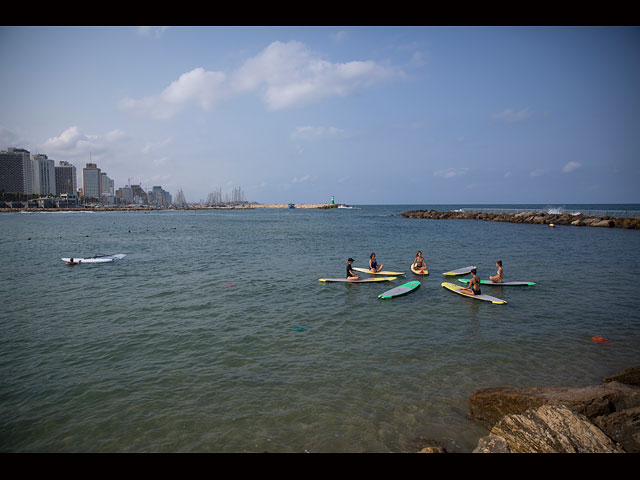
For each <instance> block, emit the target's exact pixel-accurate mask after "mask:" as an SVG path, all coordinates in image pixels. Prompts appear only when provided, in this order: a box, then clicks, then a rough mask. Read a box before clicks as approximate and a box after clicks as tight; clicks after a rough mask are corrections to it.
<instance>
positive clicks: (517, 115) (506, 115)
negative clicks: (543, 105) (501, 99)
mask: <svg viewBox="0 0 640 480" xmlns="http://www.w3.org/2000/svg"><path fill="white" fill-rule="evenodd" d="M532 115H533V113H532V112H531V111H530V110H529V109H528V108H525V109H524V110H520V111H516V110H513V109H511V108H507V109H506V110H504V111H502V112H500V113H496V114H494V115H493V116H492V117H493V118H495V119H498V120H504V121H505V122H507V123H517V122H522V121H524V120H527V119H528V118H530V117H531V116H532Z"/></svg>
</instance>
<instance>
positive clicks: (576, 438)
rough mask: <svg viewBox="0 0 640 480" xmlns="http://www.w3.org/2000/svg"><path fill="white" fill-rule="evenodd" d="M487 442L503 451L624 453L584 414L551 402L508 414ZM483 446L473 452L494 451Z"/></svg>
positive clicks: (496, 426) (497, 425) (485, 444)
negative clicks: (550, 403)
mask: <svg viewBox="0 0 640 480" xmlns="http://www.w3.org/2000/svg"><path fill="white" fill-rule="evenodd" d="M490 441H491V442H492V443H493V446H497V447H498V448H499V451H500V452H505V453H508V452H513V453H624V450H623V449H622V448H621V447H620V446H619V445H617V444H616V443H615V442H614V441H613V440H611V438H609V437H608V436H607V435H605V433H604V432H603V431H602V430H600V429H599V428H598V427H596V426H595V425H594V424H593V423H591V422H589V420H588V419H587V418H586V417H585V416H584V415H579V414H576V413H575V412H572V411H571V410H569V409H568V408H567V407H563V406H553V405H543V406H541V407H538V408H532V409H529V410H527V411H526V412H524V413H522V414H513V415H507V416H506V417H504V418H503V419H502V420H500V421H499V422H498V423H497V424H496V425H495V426H494V427H493V428H492V429H491V434H490ZM479 445H480V444H479ZM486 447H487V443H486V441H485V443H483V444H482V445H480V447H479V448H476V450H474V452H475V453H478V452H492V453H495V450H492V449H487V448H486Z"/></svg>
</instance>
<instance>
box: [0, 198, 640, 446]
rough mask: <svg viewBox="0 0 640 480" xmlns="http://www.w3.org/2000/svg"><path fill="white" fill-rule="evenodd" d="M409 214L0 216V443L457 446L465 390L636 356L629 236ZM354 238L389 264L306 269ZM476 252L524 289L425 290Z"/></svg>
mask: <svg viewBox="0 0 640 480" xmlns="http://www.w3.org/2000/svg"><path fill="white" fill-rule="evenodd" d="M636 207H637V206H632V207H631V208H636ZM417 208H436V209H443V208H439V207H437V206H419V205H418V206H416V205H405V206H402V205H395V206H394V205H392V206H379V205H378V206H360V207H359V208H358V209H354V210H348V209H332V210H303V209H292V210H288V209H254V210H224V211H223V210H209V211H173V210H170V211H154V212H86V213H78V212H66V213H2V214H0V230H1V231H0V258H1V259H2V263H1V265H2V270H1V271H2V282H1V284H0V301H1V305H2V306H1V309H0V333H1V335H0V451H3V452H412V451H416V450H417V449H419V448H418V447H419V446H420V441H421V440H420V439H421V438H422V439H425V438H426V439H432V440H436V441H438V442H440V443H441V444H442V445H443V446H444V447H445V448H446V449H447V450H448V451H451V452H466V451H471V450H472V449H473V448H474V447H475V445H476V444H477V441H478V439H479V438H480V437H481V436H483V435H486V434H487V431H486V430H484V429H483V428H482V427H480V426H478V425H476V424H474V423H473V422H471V421H470V420H468V419H467V416H466V414H467V411H468V403H467V402H468V398H469V395H470V394H471V393H472V392H473V391H474V390H475V389H478V388H485V387H493V386H500V385H511V386H546V385H566V386H585V385H591V384H597V383H600V382H601V380H602V377H605V376H607V375H611V374H613V373H617V372H618V371H619V370H622V369H624V368H627V367H629V366H633V365H639V364H640V313H639V309H638V307H639V306H640V305H639V302H638V299H639V298H640V295H639V294H638V272H639V271H640V253H639V252H640V232H639V231H636V230H624V229H613V228H612V229H607V228H593V227H569V226H557V227H556V228H553V229H551V228H549V227H548V226H545V225H525V224H511V223H498V222H484V221H476V220H423V219H407V218H403V217H399V216H396V215H395V214H398V213H401V212H403V211H406V210H409V209H417ZM595 208H597V207H595ZM417 250H421V251H422V252H423V254H424V257H425V258H426V260H427V264H428V266H429V271H430V272H431V274H430V275H429V276H427V277H417V276H415V275H413V274H412V273H411V272H410V270H409V266H410V264H411V262H412V260H413V258H414V257H415V253H416V251H417ZM372 252H375V253H376V257H377V260H378V263H384V265H385V269H388V270H394V271H405V272H407V274H406V275H404V276H402V277H399V278H398V279H397V280H395V281H394V282H390V283H364V284H354V285H348V284H347V285H345V284H339V283H332V284H325V283H322V282H319V281H318V279H319V278H322V277H342V276H344V274H345V268H346V263H345V262H346V259H347V258H349V257H353V258H354V259H355V262H354V266H356V267H358V266H366V265H367V262H368V257H369V254H370V253H372ZM115 253H125V254H126V257H124V258H123V259H122V260H119V261H115V262H113V263H109V264H99V265H89V264H86V265H79V266H74V267H69V266H66V265H65V264H64V263H63V262H62V261H61V260H60V258H61V257H68V256H74V257H81V256H93V255H96V254H115ZM498 259H500V260H502V261H503V266H504V271H505V279H506V280H521V281H534V282H536V285H535V286H532V287H511V288H508V287H490V286H486V287H485V286H483V293H485V291H486V293H489V294H491V295H493V296H496V297H500V298H504V299H505V300H507V302H508V303H507V304H506V305H493V304H490V303H486V302H479V301H475V300H472V299H468V298H464V297H461V296H459V295H455V294H453V293H451V292H449V291H447V290H446V289H444V288H442V287H441V285H440V284H441V282H442V281H444V280H446V279H445V277H443V276H442V275H441V273H442V272H445V271H448V270H452V269H455V268H460V267H464V266H467V265H476V266H477V267H478V273H479V276H480V277H481V278H487V277H488V276H489V275H493V274H494V273H495V271H496V267H495V261H496V260H498ZM410 280H419V281H420V282H421V287H420V288H418V289H417V290H415V291H414V292H412V293H410V294H409V295H406V296H403V297H398V298H395V299H391V300H381V299H378V298H377V297H378V295H379V294H380V293H382V292H384V291H386V290H388V289H390V288H393V287H394V286H398V285H400V284H402V283H406V282H407V281H410ZM453 281H454V282H455V281H456V280H453ZM592 336H603V337H605V338H607V339H609V340H610V343H606V344H596V343H594V342H593V341H592V340H591V337H592Z"/></svg>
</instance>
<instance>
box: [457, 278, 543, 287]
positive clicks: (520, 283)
mask: <svg viewBox="0 0 640 480" xmlns="http://www.w3.org/2000/svg"><path fill="white" fill-rule="evenodd" d="M458 281H459V282H462V283H469V282H470V281H471V280H470V279H469V278H459V279H458ZM480 283H481V284H482V285H493V286H495V287H511V286H513V287H519V286H529V285H535V284H536V282H502V283H498V282H492V281H491V280H480Z"/></svg>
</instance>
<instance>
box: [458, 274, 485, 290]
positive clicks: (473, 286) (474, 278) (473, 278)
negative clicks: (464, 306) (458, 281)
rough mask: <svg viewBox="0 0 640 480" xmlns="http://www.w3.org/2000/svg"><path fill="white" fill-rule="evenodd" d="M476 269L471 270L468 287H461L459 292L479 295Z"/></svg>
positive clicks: (478, 279)
mask: <svg viewBox="0 0 640 480" xmlns="http://www.w3.org/2000/svg"><path fill="white" fill-rule="evenodd" d="M476 272H477V271H476V269H475V268H474V269H473V270H471V280H470V281H469V288H461V289H460V292H461V293H466V294H468V295H480V294H481V292H480V278H478V276H477V275H476Z"/></svg>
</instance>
